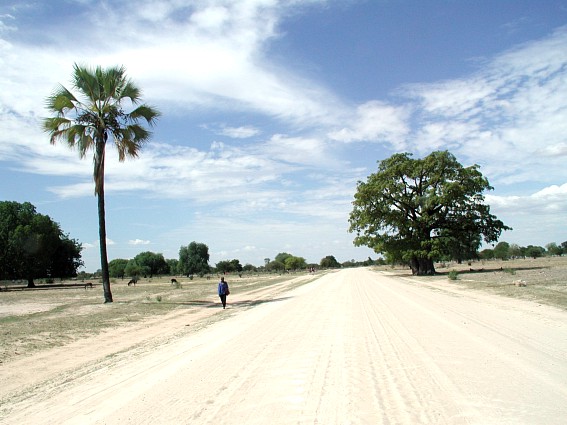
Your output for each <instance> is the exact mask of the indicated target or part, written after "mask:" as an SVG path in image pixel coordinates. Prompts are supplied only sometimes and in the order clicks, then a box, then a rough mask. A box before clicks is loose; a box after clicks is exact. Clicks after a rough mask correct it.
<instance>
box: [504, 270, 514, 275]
mask: <svg viewBox="0 0 567 425" xmlns="http://www.w3.org/2000/svg"><path fill="white" fill-rule="evenodd" d="M504 273H508V274H511V275H515V274H516V270H515V269H504Z"/></svg>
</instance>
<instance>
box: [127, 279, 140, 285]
mask: <svg viewBox="0 0 567 425" xmlns="http://www.w3.org/2000/svg"><path fill="white" fill-rule="evenodd" d="M137 281H138V279H130V281H129V282H128V286H130V285H134V286H136V282H137Z"/></svg>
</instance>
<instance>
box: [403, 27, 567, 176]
mask: <svg viewBox="0 0 567 425" xmlns="http://www.w3.org/2000/svg"><path fill="white" fill-rule="evenodd" d="M566 44H567V28H562V29H560V30H557V31H555V32H554V33H553V34H552V35H551V36H550V37H548V38H546V39H543V40H538V41H533V42H531V43H527V44H525V45H522V46H519V47H517V48H515V49H513V50H511V51H509V52H505V53H503V54H501V55H499V56H497V57H495V58H494V59H493V60H492V61H488V62H486V63H485V64H484V65H485V66H484V68H482V69H481V70H479V71H478V72H477V73H476V74H474V75H472V76H470V77H468V78H461V79H458V80H451V81H445V82H440V83H436V84H424V85H413V86H409V87H407V91H406V94H407V95H408V96H409V97H410V99H413V100H416V101H417V104H416V105H415V111H416V113H415V114H414V116H412V119H413V121H414V124H415V127H414V128H416V130H414V133H413V134H412V136H411V137H410V138H409V139H408V144H407V146H408V147H410V146H411V147H412V149H413V150H415V151H418V152H420V153H428V152H429V151H430V150H432V149H450V150H451V151H453V152H454V153H456V154H457V155H458V156H459V158H460V159H462V160H465V161H467V162H476V163H480V164H481V165H482V167H483V172H486V173H487V174H488V175H489V176H490V177H491V182H493V183H502V184H513V183H519V182H523V181H533V180H537V181H539V182H547V183H551V182H556V181H557V180H560V181H563V180H564V179H565V171H564V165H563V162H564V161H563V159H562V157H564V155H565V151H566V148H565V146H566V136H565V135H566V134H567V120H566V119H565V111H567V97H565V96H564V93H565V90H567V50H565V49H564V46H565V45H566ZM492 179H494V181H492Z"/></svg>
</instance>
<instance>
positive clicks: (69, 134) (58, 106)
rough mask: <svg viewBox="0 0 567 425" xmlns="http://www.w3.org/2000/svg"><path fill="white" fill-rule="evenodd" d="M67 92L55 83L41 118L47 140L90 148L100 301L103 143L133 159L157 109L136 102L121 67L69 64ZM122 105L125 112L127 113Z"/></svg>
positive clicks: (106, 282)
mask: <svg viewBox="0 0 567 425" xmlns="http://www.w3.org/2000/svg"><path fill="white" fill-rule="evenodd" d="M72 84H73V89H75V90H76V93H75V94H74V93H72V92H71V91H70V90H68V89H67V88H65V87H64V86H62V85H61V86H59V87H58V88H57V89H56V90H55V91H54V92H53V94H52V95H51V96H49V97H48V98H47V109H48V110H49V111H50V112H53V113H54V114H55V116H53V117H50V118H45V119H44V120H43V128H44V130H45V131H46V132H47V133H49V135H50V141H51V143H52V144H54V143H56V142H57V141H62V142H64V143H66V144H67V145H68V146H69V147H70V148H76V149H77V150H78V151H79V155H80V156H81V158H84V157H85V156H86V155H87V153H88V152H89V151H91V150H92V151H93V154H94V155H93V164H94V170H93V177H94V182H95V195H96V196H97V200H98V221H99V242H100V263H101V272H102V287H103V291H104V302H105V303H107V302H112V301H113V300H112V292H111V290H110V278H109V271H108V256H107V251H106V217H105V205H104V165H105V150H106V144H107V142H113V144H114V146H115V147H116V149H117V150H118V159H119V160H120V161H124V159H125V158H126V157H137V156H138V154H139V152H140V149H141V148H142V146H143V145H144V143H146V142H147V141H148V140H149V139H150V136H151V133H150V132H149V131H148V130H147V129H146V128H145V127H144V126H143V125H142V123H145V124H147V125H149V126H153V125H154V124H155V121H156V119H157V118H158V116H159V112H158V111H157V110H156V109H155V108H152V107H150V106H148V105H146V104H143V103H141V92H140V89H139V88H138V87H137V86H136V85H135V84H134V83H133V82H132V81H131V80H130V79H129V78H127V76H126V70H125V68H124V67H110V68H107V69H103V68H101V67H100V66H99V67H96V68H95V69H91V68H88V67H84V66H79V65H77V64H75V65H74V69H73V79H72ZM127 109H128V110H129V112H127Z"/></svg>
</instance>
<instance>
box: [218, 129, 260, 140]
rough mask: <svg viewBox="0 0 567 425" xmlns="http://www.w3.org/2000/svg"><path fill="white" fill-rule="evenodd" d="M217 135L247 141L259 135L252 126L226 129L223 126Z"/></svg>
mask: <svg viewBox="0 0 567 425" xmlns="http://www.w3.org/2000/svg"><path fill="white" fill-rule="evenodd" d="M217 134H221V135H223V136H228V137H232V138H233V139H247V138H249V137H253V136H256V135H257V134H260V130H258V129H257V128H255V127H253V126H242V127H227V126H223V127H222V128H221V129H220V130H219V131H218V132H217Z"/></svg>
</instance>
